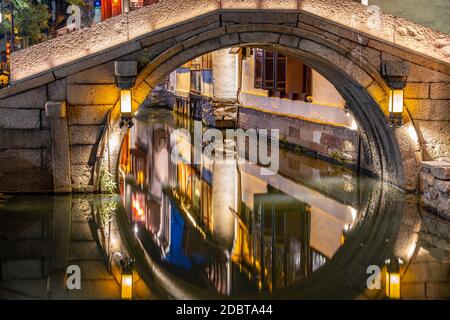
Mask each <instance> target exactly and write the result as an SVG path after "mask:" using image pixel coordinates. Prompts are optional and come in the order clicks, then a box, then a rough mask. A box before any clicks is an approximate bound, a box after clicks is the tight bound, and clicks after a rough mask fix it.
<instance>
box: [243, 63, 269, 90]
mask: <svg viewBox="0 0 450 320" xmlns="http://www.w3.org/2000/svg"><path fill="white" fill-rule="evenodd" d="M241 92H245V93H252V94H257V95H262V96H267V90H262V89H255V58H254V55H252V56H251V57H248V58H247V59H245V60H243V61H242V88H241Z"/></svg>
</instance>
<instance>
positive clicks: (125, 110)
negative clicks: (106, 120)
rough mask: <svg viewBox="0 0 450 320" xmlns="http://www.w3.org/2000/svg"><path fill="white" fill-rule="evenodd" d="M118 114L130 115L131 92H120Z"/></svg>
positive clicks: (124, 90) (123, 90)
mask: <svg viewBox="0 0 450 320" xmlns="http://www.w3.org/2000/svg"><path fill="white" fill-rule="evenodd" d="M120 112H121V113H122V114H128V115H129V114H131V90H130V89H122V90H120Z"/></svg>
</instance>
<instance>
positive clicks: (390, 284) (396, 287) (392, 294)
mask: <svg viewBox="0 0 450 320" xmlns="http://www.w3.org/2000/svg"><path fill="white" fill-rule="evenodd" d="M386 296H387V297H388V298H389V299H400V273H396V272H395V273H389V272H386Z"/></svg>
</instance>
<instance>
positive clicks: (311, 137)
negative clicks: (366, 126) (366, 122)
mask: <svg viewBox="0 0 450 320" xmlns="http://www.w3.org/2000/svg"><path fill="white" fill-rule="evenodd" d="M239 127H241V128H243V129H258V128H261V129H269V130H270V129H278V130H279V132H280V143H285V144H289V145H294V146H300V147H302V148H305V149H307V150H309V151H311V152H312V153H315V154H317V155H318V156H320V157H324V158H327V159H331V160H334V161H338V162H343V163H345V164H348V165H353V166H356V165H357V162H358V148H359V137H358V132H357V131H353V130H350V129H349V128H345V127H338V126H332V125H329V124H322V123H317V122H312V121H306V120H302V119H297V118H291V117H287V116H279V115H275V114H271V113H266V112H262V111H259V110H255V109H251V108H245V107H241V108H240V110H239Z"/></svg>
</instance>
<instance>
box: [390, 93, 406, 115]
mask: <svg viewBox="0 0 450 320" xmlns="http://www.w3.org/2000/svg"><path fill="white" fill-rule="evenodd" d="M389 112H390V113H400V114H401V113H403V89H391V91H390V94H389Z"/></svg>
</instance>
